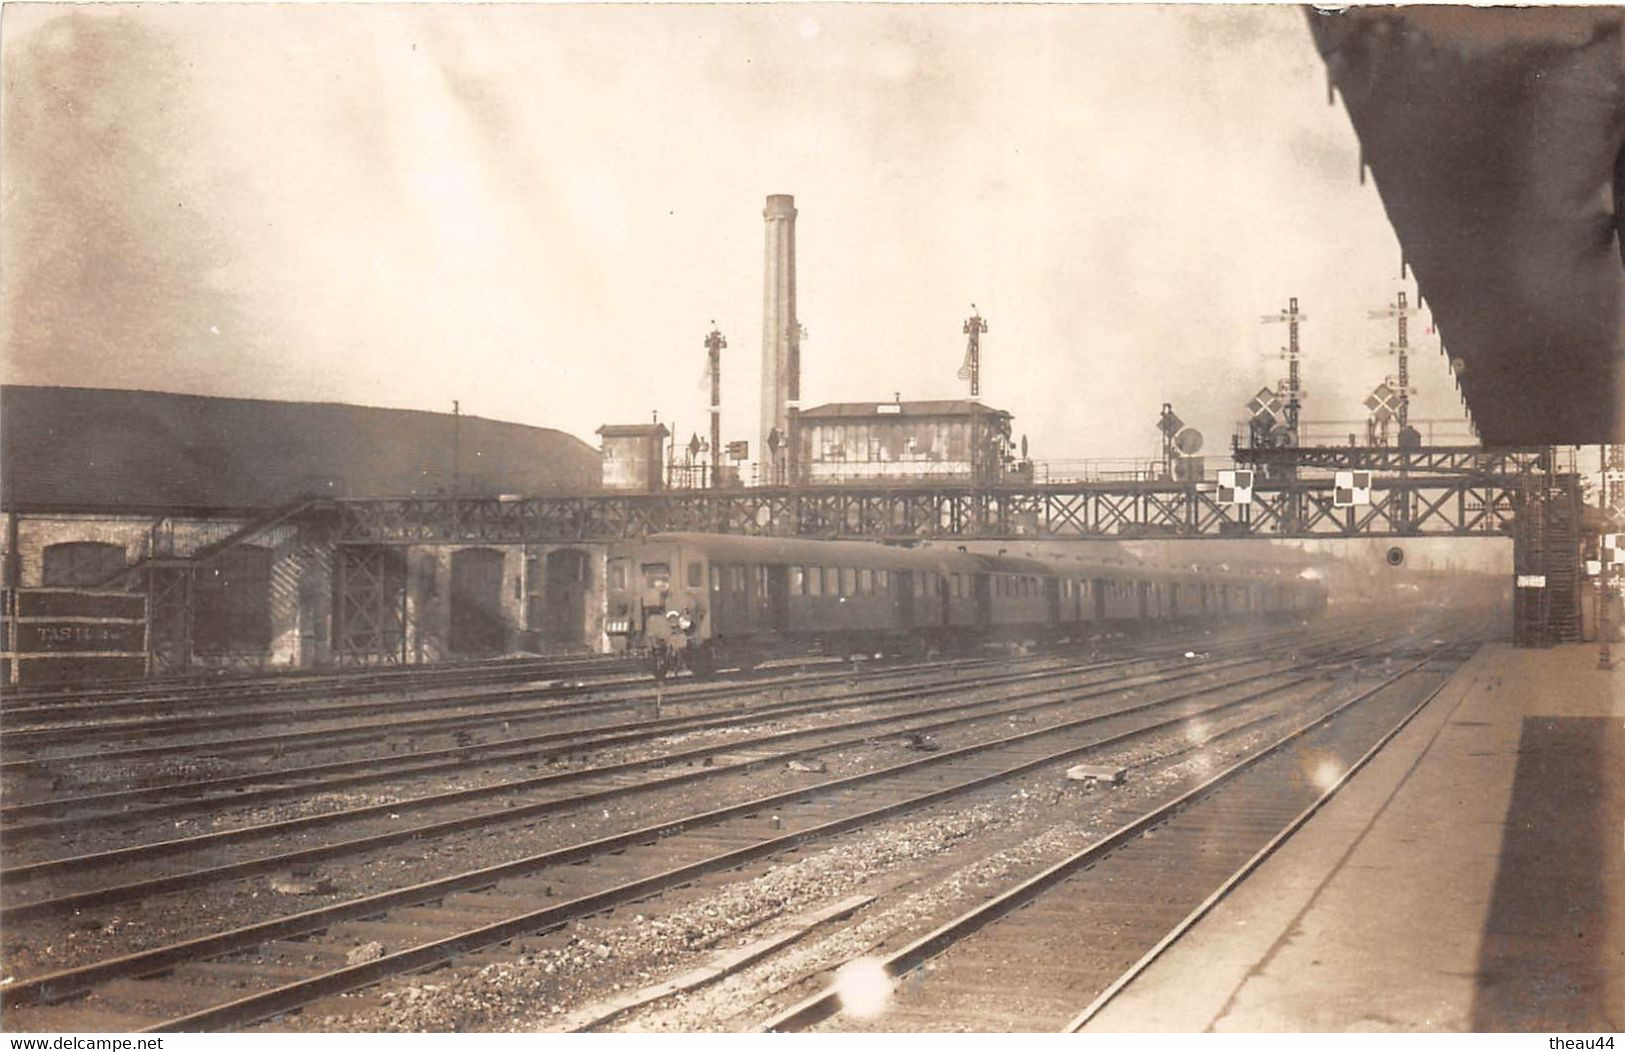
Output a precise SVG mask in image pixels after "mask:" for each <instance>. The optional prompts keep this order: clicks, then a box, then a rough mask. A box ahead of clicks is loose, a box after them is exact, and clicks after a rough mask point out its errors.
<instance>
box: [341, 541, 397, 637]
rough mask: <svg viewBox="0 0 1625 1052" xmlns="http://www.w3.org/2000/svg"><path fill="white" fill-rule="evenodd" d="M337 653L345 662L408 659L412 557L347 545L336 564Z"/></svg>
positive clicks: (387, 549)
mask: <svg viewBox="0 0 1625 1052" xmlns="http://www.w3.org/2000/svg"><path fill="white" fill-rule="evenodd" d="M333 577H334V582H333V593H334V594H333V655H334V658H335V659H336V660H337V661H338V663H339V664H341V665H394V664H404V663H405V662H406V622H407V616H406V559H405V557H404V555H403V554H402V553H401V552H400V551H398V550H396V549H393V548H375V547H362V546H359V545H345V546H342V547H340V548H339V550H338V555H337V558H335V559H334V562H333Z"/></svg>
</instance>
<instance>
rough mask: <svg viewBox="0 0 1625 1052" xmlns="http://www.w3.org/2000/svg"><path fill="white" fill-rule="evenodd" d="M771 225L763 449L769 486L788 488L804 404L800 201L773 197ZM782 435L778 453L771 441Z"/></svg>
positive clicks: (767, 212)
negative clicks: (798, 293) (798, 286)
mask: <svg viewBox="0 0 1625 1052" xmlns="http://www.w3.org/2000/svg"><path fill="white" fill-rule="evenodd" d="M762 219H763V220H764V221H765V222H766V224H767V242H766V258H765V267H764V280H763V284H762V436H761V441H762V444H761V445H760V446H758V447H757V450H758V453H757V456H758V457H759V458H760V460H761V463H762V464H764V465H766V466H767V469H766V470H765V471H764V472H762V475H763V478H764V481H771V482H789V481H793V478H794V474H795V462H796V459H797V458H796V450H795V448H794V445H793V443H794V441H795V438H796V436H795V435H794V433H793V423H792V421H793V418H794V416H795V413H796V412H797V411H799V409H800V405H799V402H800V398H801V376H800V373H801V361H800V357H801V355H800V343H801V338H800V334H801V327H800V324H799V323H798V322H797V321H796V199H795V198H794V197H792V196H790V195H789V194H773V195H771V196H769V197H768V199H767V207H766V208H764V209H763V210H762ZM775 434H776V435H777V440H778V441H777V445H778V450H777V451H776V452H775V451H774V450H773V443H771V442H770V441H769V438H770V436H773V435H775Z"/></svg>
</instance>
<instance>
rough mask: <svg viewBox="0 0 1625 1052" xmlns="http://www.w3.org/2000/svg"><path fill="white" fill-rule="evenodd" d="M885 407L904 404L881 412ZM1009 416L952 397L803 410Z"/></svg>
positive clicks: (818, 414) (814, 413)
mask: <svg viewBox="0 0 1625 1052" xmlns="http://www.w3.org/2000/svg"><path fill="white" fill-rule="evenodd" d="M881 406H900V407H901V408H900V409H896V410H892V409H888V410H887V411H886V412H884V413H883V412H881V410H880V407H881ZM989 413H991V414H994V415H997V416H1009V415H1010V414H1009V413H1006V412H1005V411H1004V410H1002V409H994V408H993V407H991V406H985V405H983V404H982V403H980V402H977V401H974V400H972V399H969V398H949V399H939V400H935V401H920V402H829V403H826V404H824V405H820V406H814V407H813V408H811V409H803V410H802V411H801V418H802V419H803V420H805V419H807V418H808V417H814V418H830V417H850V416H975V415H977V414H989Z"/></svg>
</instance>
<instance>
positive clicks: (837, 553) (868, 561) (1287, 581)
mask: <svg viewBox="0 0 1625 1052" xmlns="http://www.w3.org/2000/svg"><path fill="white" fill-rule="evenodd" d="M646 540H647V541H648V542H650V543H677V544H681V545H683V546H684V547H686V548H689V549H692V550H697V551H699V552H703V553H704V554H705V555H706V557H707V558H709V559H714V560H721V561H724V562H743V563H753V562H754V563H782V564H789V565H796V564H800V565H804V566H851V567H855V568H858V569H871V570H920V571H930V572H933V573H1008V574H1036V575H1038V576H1042V577H1069V578H1072V579H1074V580H1078V579H1082V578H1090V579H1105V580H1112V579H1129V580H1135V581H1146V580H1151V581H1189V580H1191V578H1193V577H1200V578H1201V579H1203V580H1206V581H1210V582H1216V583H1225V584H1237V585H1246V584H1267V583H1275V584H1282V585H1290V586H1293V587H1301V586H1303V585H1305V584H1308V583H1310V582H1305V581H1303V580H1302V579H1300V578H1298V577H1296V576H1292V577H1287V576H1280V577H1272V576H1269V575H1262V574H1248V573H1243V572H1238V571H1236V570H1219V569H1212V568H1207V567H1197V568H1195V572H1194V573H1193V572H1191V571H1190V570H1186V569H1183V568H1179V567H1170V566H1145V565H1138V564H1125V563H1118V562H1107V561H1105V560H1089V559H1085V560H1078V561H1056V562H1046V561H1044V560H1042V559H1035V558H1029V557H1025V556H1014V555H990V554H985V553H981V552H962V551H959V550H958V549H955V548H947V547H942V546H933V547H925V548H899V547H895V546H893V545H887V544H879V543H876V542H874V541H819V540H807V539H805V538H801V537H748V536H743V535H740V534H730V533H699V532H673V533H655V534H650V535H649V536H648V537H647V538H646Z"/></svg>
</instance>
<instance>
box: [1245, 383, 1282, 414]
mask: <svg viewBox="0 0 1625 1052" xmlns="http://www.w3.org/2000/svg"><path fill="white" fill-rule="evenodd" d="M1247 410H1248V411H1249V412H1251V413H1252V414H1253V417H1254V418H1255V419H1256V418H1258V417H1264V416H1268V417H1271V418H1278V417H1279V416H1280V415H1281V396H1280V395H1278V394H1276V393H1275V392H1274V391H1272V390H1270V389H1269V388H1268V387H1263V388H1260V389H1259V391H1258V393H1257V394H1255V395H1253V397H1252V398H1251V399H1249V400H1248V402H1247Z"/></svg>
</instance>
